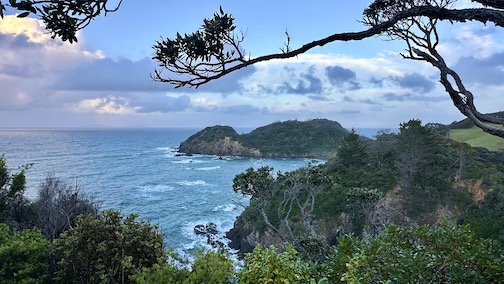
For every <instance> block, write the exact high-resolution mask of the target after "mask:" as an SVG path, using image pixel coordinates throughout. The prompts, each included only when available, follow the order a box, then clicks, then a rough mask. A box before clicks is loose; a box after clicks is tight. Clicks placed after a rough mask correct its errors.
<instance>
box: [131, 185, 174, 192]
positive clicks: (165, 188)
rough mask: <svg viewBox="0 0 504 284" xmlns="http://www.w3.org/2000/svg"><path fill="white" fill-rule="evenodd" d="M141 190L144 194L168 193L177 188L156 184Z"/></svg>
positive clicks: (141, 187) (142, 187)
mask: <svg viewBox="0 0 504 284" xmlns="http://www.w3.org/2000/svg"><path fill="white" fill-rule="evenodd" d="M139 189H140V191H142V192H166V191H172V190H174V189H175V188H174V187H173V186H170V185H166V184H156V185H144V186H140V188H139Z"/></svg>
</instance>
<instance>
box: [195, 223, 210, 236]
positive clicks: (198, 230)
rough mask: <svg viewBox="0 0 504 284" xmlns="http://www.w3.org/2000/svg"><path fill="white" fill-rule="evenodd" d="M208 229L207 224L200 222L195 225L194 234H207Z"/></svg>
mask: <svg viewBox="0 0 504 284" xmlns="http://www.w3.org/2000/svg"><path fill="white" fill-rule="evenodd" d="M206 233H207V230H206V226H205V225H201V224H198V225H196V226H194V234H195V235H206Z"/></svg>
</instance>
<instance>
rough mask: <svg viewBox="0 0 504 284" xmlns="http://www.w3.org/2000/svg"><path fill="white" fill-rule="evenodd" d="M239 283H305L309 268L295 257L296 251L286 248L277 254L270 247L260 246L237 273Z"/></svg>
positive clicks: (248, 255) (246, 259) (307, 278)
mask: <svg viewBox="0 0 504 284" xmlns="http://www.w3.org/2000/svg"><path fill="white" fill-rule="evenodd" d="M238 279H239V283H254V284H255V283H307V282H308V281H309V279H310V268H309V266H308V264H306V263H305V262H303V261H302V260H301V258H300V257H299V256H298V255H297V251H295V250H294V249H292V247H291V246H287V247H286V249H285V252H282V253H279V252H277V250H276V249H275V248H274V247H273V246H271V247H270V248H267V249H263V248H261V246H260V245H258V246H256V248H255V249H254V251H253V252H252V253H250V254H247V256H246V257H245V259H244V267H243V269H242V270H241V271H240V272H238Z"/></svg>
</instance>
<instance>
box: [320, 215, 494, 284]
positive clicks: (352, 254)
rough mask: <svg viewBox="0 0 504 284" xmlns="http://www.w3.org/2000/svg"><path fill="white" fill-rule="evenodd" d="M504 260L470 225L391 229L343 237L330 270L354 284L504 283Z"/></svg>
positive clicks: (329, 271) (329, 272) (491, 242)
mask: <svg viewBox="0 0 504 284" xmlns="http://www.w3.org/2000/svg"><path fill="white" fill-rule="evenodd" d="M503 261H504V258H503V255H502V250H501V249H500V248H499V247H498V246H497V243H496V242H495V241H492V240H484V239H475V238H474V236H473V234H472V233H471V231H470V229H469V226H453V225H446V224H445V225H441V226H432V227H431V226H415V227H407V228H397V227H388V228H387V229H386V230H385V231H384V232H383V233H382V234H380V235H379V236H377V237H376V238H374V239H363V240H357V239H355V238H350V237H345V238H342V239H341V240H340V247H338V249H337V251H336V252H335V253H333V254H332V255H331V257H330V259H329V261H328V264H327V271H328V274H330V276H331V277H333V279H334V278H336V277H338V276H341V279H342V280H344V281H346V282H348V283H385V282H387V281H391V282H393V283H503V282H504V262H503ZM343 264H344V265H343ZM335 280H337V279H335Z"/></svg>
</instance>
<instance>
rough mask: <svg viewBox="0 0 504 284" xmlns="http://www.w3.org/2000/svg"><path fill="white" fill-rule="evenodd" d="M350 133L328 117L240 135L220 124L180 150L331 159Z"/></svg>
mask: <svg viewBox="0 0 504 284" xmlns="http://www.w3.org/2000/svg"><path fill="white" fill-rule="evenodd" d="M348 134H349V131H348V130H347V129H345V128H343V127H342V126H341V124H339V123H338V122H336V121H331V120H328V119H312V120H307V121H298V120H289V121H284V122H275V123H272V124H269V125H266V126H262V127H259V128H257V129H255V130H253V131H251V132H250V133H246V134H238V133H237V132H236V130H235V129H233V128H232V127H230V126H222V125H216V126H211V127H207V128H205V129H203V130H201V131H199V132H197V133H196V134H194V135H192V136H190V137H189V138H188V139H187V140H185V141H183V142H182V143H181V144H180V147H179V152H182V153H185V154H188V155H192V154H206V155H217V156H241V157H261V158H321V159H329V158H331V157H333V156H334V154H335V152H336V150H337V149H338V147H339V145H340V144H341V142H342V141H343V139H344V138H345V137H346V136H347V135H348ZM363 139H365V138H363Z"/></svg>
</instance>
